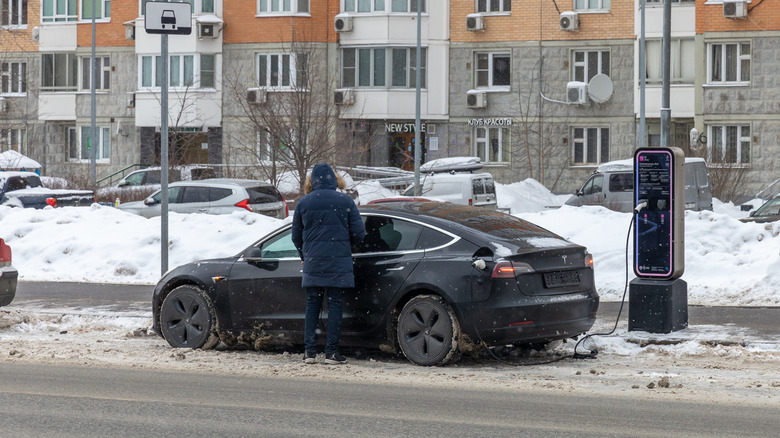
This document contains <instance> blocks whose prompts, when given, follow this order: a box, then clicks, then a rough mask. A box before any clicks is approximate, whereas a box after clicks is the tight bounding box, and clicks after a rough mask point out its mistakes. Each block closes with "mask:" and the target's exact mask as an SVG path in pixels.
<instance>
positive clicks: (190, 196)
mask: <svg viewBox="0 0 780 438" xmlns="http://www.w3.org/2000/svg"><path fill="white" fill-rule="evenodd" d="M181 202H182V203H191V202H209V188H208V187H184V194H183V195H182V199H181Z"/></svg>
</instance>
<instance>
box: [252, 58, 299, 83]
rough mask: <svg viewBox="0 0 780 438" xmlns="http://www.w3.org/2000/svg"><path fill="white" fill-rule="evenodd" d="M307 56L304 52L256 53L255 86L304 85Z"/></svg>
mask: <svg viewBox="0 0 780 438" xmlns="http://www.w3.org/2000/svg"><path fill="white" fill-rule="evenodd" d="M307 61H308V56H307V55H306V54H304V53H260V54H258V55H257V86H259V87H266V88H271V89H290V90H292V89H296V88H304V87H305V86H306V76H307V75H306V69H307V68H308V66H307V65H308V64H307Z"/></svg>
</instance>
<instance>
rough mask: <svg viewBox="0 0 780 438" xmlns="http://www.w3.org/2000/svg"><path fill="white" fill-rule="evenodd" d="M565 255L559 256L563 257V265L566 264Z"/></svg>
mask: <svg viewBox="0 0 780 438" xmlns="http://www.w3.org/2000/svg"><path fill="white" fill-rule="evenodd" d="M566 257H567V256H565V255H562V256H561V258H562V259H563V264H564V265H565V264H566Z"/></svg>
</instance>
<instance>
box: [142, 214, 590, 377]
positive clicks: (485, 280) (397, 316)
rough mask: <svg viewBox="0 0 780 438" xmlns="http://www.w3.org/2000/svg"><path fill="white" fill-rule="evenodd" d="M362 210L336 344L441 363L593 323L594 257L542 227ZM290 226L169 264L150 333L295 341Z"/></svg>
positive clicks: (498, 218) (297, 288)
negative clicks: (480, 348)
mask: <svg viewBox="0 0 780 438" xmlns="http://www.w3.org/2000/svg"><path fill="white" fill-rule="evenodd" d="M360 214H361V216H362V217H363V220H364V222H365V225H366V230H367V232H368V235H367V236H366V238H365V239H364V242H363V243H362V244H361V245H360V246H358V247H357V248H354V249H353V260H354V264H355V269H354V271H355V289H353V290H351V291H350V292H348V295H347V297H346V298H345V300H344V317H343V327H342V337H341V345H343V346H363V347H373V348H377V347H380V346H381V348H382V349H383V350H385V351H388V350H391V351H398V350H400V351H401V352H403V354H404V355H405V356H406V357H407V358H408V359H409V360H410V361H411V362H413V363H415V364H419V365H426V366H430V365H444V364H447V363H450V362H453V361H455V360H457V358H458V357H459V354H460V352H461V351H462V350H466V349H467V348H471V347H474V346H475V345H481V344H482V343H484V344H485V345H488V346H496V345H510V344H520V345H525V344H531V343H537V344H538V343H546V342H550V341H554V340H559V339H566V338H570V337H576V336H578V335H580V334H582V333H585V332H586V331H588V330H589V329H590V328H591V326H592V325H593V323H594V322H595V320H596V311H597V310H598V305H599V296H598V294H597V293H596V288H595V284H594V273H593V259H592V256H591V255H590V254H589V253H588V251H587V249H586V248H585V247H583V246H580V245H577V244H575V243H572V242H569V241H568V240H566V239H564V238H562V237H560V236H558V235H556V234H554V233H551V232H550V231H548V230H545V229H544V228H541V227H539V226H537V225H534V224H532V223H530V222H527V221H524V220H522V219H519V218H517V217H514V216H511V215H508V214H504V213H501V212H498V211H495V210H493V209H489V208H479V207H467V206H461V205H455V204H451V203H446V202H388V203H383V204H377V205H373V206H370V207H361V208H360ZM291 227H292V224H285V225H283V226H282V227H281V228H279V229H277V230H275V231H273V232H271V233H269V234H268V235H266V236H264V237H262V238H260V240H258V241H256V242H254V243H252V244H251V245H249V246H248V247H247V248H246V249H245V250H243V251H242V252H241V253H239V254H236V255H235V256H232V257H224V258H220V259H212V260H202V261H198V262H193V263H188V264H185V265H182V266H179V267H177V268H175V269H173V270H171V271H170V272H168V273H167V274H166V275H165V276H163V278H161V279H160V281H159V283H158V284H157V286H156V287H155V290H154V294H153V297H152V312H153V329H154V331H155V332H156V333H157V334H159V335H161V336H162V337H163V338H165V340H166V341H167V342H168V343H169V344H170V345H171V346H173V347H178V348H211V347H214V346H215V345H216V344H217V343H218V342H219V341H222V342H223V343H225V344H227V345H228V346H233V345H236V344H239V343H242V344H248V345H250V346H253V347H254V348H258V349H259V348H263V347H264V346H268V347H271V346H274V345H290V344H292V345H301V344H302V342H303V327H304V324H303V321H304V310H305V306H303V305H302V303H304V302H305V298H306V294H305V291H304V289H303V288H302V287H301V276H302V272H301V260H300V258H299V255H298V251H297V250H296V248H295V245H293V242H292V237H291V233H292V230H291ZM320 318H322V319H323V320H327V314H326V313H324V314H322V315H320ZM301 348H302V347H301Z"/></svg>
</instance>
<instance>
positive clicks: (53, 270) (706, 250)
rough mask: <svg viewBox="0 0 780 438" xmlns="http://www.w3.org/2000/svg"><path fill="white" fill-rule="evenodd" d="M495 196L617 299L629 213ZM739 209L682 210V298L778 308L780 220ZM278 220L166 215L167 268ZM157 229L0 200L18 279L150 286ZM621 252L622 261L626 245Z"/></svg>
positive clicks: (558, 200)
mask: <svg viewBox="0 0 780 438" xmlns="http://www.w3.org/2000/svg"><path fill="white" fill-rule="evenodd" d="M348 183H349V184H353V185H354V187H355V188H356V189H357V190H358V193H359V198H358V201H359V203H366V202H368V201H369V200H371V199H376V198H381V197H387V196H395V195H397V193H396V192H393V191H391V190H388V189H385V188H382V187H381V186H379V185H378V184H377V183H373V184H372V183H358V184H355V183H354V181H348ZM497 195H498V198H499V207H502V208H506V209H511V212H512V214H515V215H516V216H518V217H521V218H523V219H526V220H529V221H531V222H534V223H536V224H538V225H540V226H542V227H545V228H547V229H549V230H551V231H553V232H555V233H557V234H559V235H561V236H563V237H565V238H567V239H569V240H571V241H573V242H575V243H578V244H581V245H584V246H586V247H587V248H588V250H589V251H590V252H591V253H592V254H593V256H594V260H595V269H596V286H597V288H598V291H599V293H600V294H601V296H602V300H605V301H619V300H620V299H621V297H622V294H623V291H624V287H625V282H626V238H627V233H628V230H629V225H630V223H631V215H630V214H629V213H618V212H614V211H611V210H607V209H605V208H602V207H579V208H578V207H569V206H562V205H563V203H564V202H565V200H566V199H567V198H568V196H567V195H554V194H552V193H550V192H549V191H548V190H547V189H545V188H544V186H542V185H541V184H539V183H538V182H536V181H534V180H530V179H529V180H525V181H522V182H517V183H513V184H507V185H504V184H497ZM754 204H755V205H756V206H758V205H760V204H758V201H757V202H755V203H754ZM746 215H747V213H746V212H742V211H740V209H739V207H738V206H734V205H732V204H724V203H721V202H717V201H716V203H715V211H714V212H709V211H704V212H690V211H689V212H686V217H685V242H686V243H685V274H684V276H683V279H684V280H685V281H686V282H687V283H688V301H689V304H701V305H722V306H726V305H729V306H778V305H780V294H777V291H778V290H780V223H778V222H775V223H769V224H755V223H742V222H740V221H739V220H738V218H740V217H744V216H746ZM287 220H290V219H289V218H288V219H287ZM282 224H283V221H280V220H277V219H272V218H268V217H265V216H262V215H257V214H253V213H249V212H245V213H244V212H241V213H232V214H230V215H221V216H216V215H200V214H176V213H171V214H170V217H169V243H168V250H169V267H175V266H178V265H180V264H184V263H188V262H191V261H195V260H199V259H205V258H216V257H226V256H232V255H235V254H238V253H239V252H241V251H242V250H243V249H244V248H246V247H247V246H248V245H250V244H251V243H252V242H254V241H255V240H257V239H259V238H260V237H262V236H263V235H264V234H266V233H268V232H269V231H272V230H274V229H275V228H277V227H279V226H280V225H282ZM160 235H161V233H160V218H152V219H145V218H143V217H140V216H136V215H134V214H131V213H127V212H124V211H121V210H117V209H115V208H113V207H107V206H101V205H98V204H94V205H92V206H91V207H86V208H84V207H67V208H57V209H52V208H46V209H44V210H32V209H21V208H11V207H6V206H0V238H3V239H5V241H6V242H7V243H8V244H9V245H10V246H11V247H12V249H13V263H14V266H15V267H16V268H17V269H18V270H19V272H20V278H21V280H22V281H75V282H93V283H125V284H154V283H156V282H157V280H158V279H159V277H160V274H161V273H160V267H161V262H160V251H161V250H160V247H161V243H160ZM628 251H629V257H630V252H631V251H632V248H631V245H629V248H628ZM630 269H631V268H630V267H629V270H630ZM631 278H633V273H630V274H629V280H630V279H631Z"/></svg>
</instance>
